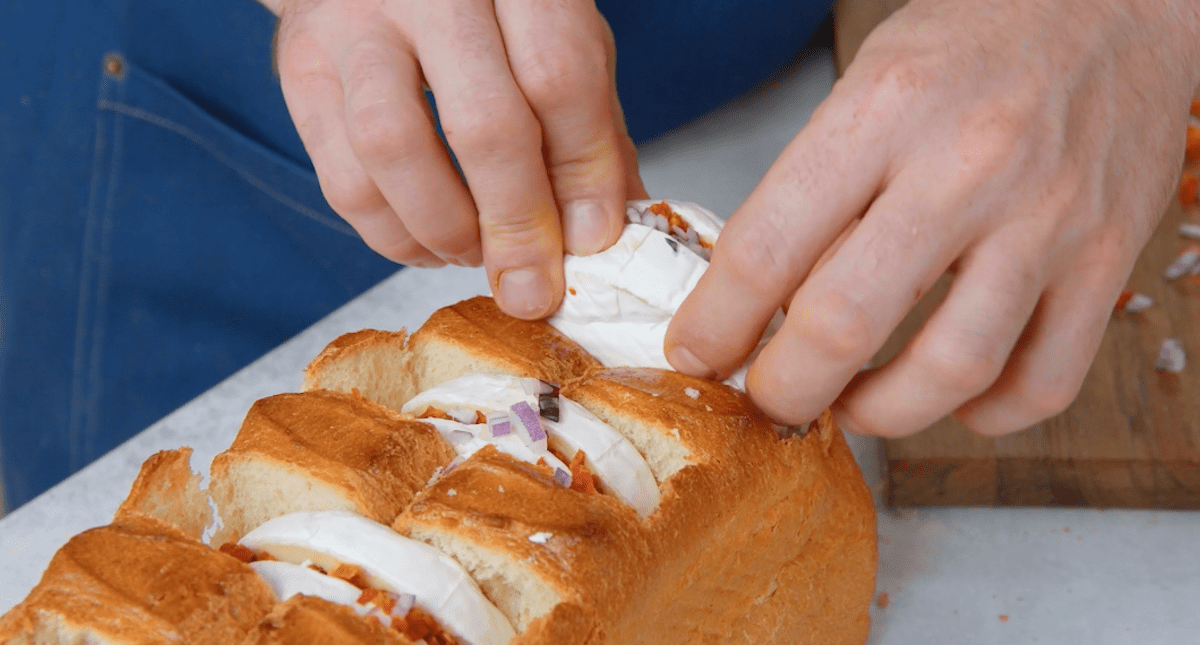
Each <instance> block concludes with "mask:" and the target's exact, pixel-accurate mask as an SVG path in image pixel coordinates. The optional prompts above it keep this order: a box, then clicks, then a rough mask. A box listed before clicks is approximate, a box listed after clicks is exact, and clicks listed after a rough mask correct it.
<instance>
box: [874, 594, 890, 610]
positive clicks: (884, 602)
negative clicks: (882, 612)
mask: <svg viewBox="0 0 1200 645" xmlns="http://www.w3.org/2000/svg"><path fill="white" fill-rule="evenodd" d="M888 602H889V599H888V595H887V592H886V591H885V592H883V593H881V594H879V597H878V598H876V599H875V604H877V605H879V608H880V609H887V606H888Z"/></svg>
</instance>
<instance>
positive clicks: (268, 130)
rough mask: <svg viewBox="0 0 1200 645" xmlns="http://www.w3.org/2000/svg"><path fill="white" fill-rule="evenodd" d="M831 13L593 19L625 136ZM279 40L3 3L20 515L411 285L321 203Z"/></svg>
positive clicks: (267, 26) (98, 6)
mask: <svg viewBox="0 0 1200 645" xmlns="http://www.w3.org/2000/svg"><path fill="white" fill-rule="evenodd" d="M830 2H831V0H817V1H808V2H805V1H797V0H711V1H707V2H705V1H700V0H696V1H695V2H680V1H679V0H600V2H598V4H599V6H600V8H601V10H602V11H604V12H605V14H606V16H607V17H608V19H609V21H610V23H611V24H612V27H613V30H614V33H615V35H616V39H617V48H618V60H619V64H618V70H619V73H618V89H619V91H620V92H621V96H622V99H623V102H624V105H625V106H626V116H627V119H628V121H629V125H630V130H631V133H632V134H633V135H634V137H635V138H636V139H638V140H644V139H647V138H650V137H653V136H656V135H658V134H660V133H662V132H664V131H666V130H669V129H671V128H674V127H677V126H679V125H682V124H684V123H686V122H687V121H689V120H691V119H692V118H694V117H696V116H697V115H699V114H702V113H703V112H705V111H707V110H709V109H711V108H713V107H716V106H718V105H720V104H721V103H723V102H725V101H727V100H728V99H729V98H731V97H733V96H735V95H737V94H739V93H741V92H743V91H745V90H746V89H749V88H750V87H753V86H754V85H755V84H757V83H759V82H761V81H762V80H763V79H764V78H766V77H767V76H768V75H769V74H770V73H772V72H773V71H774V70H776V69H777V68H778V67H779V66H780V65H781V64H782V63H783V62H785V61H786V60H787V59H788V58H790V57H791V56H793V55H794V54H795V53H796V52H797V51H799V49H800V48H801V47H802V46H803V45H804V43H805V42H806V41H807V39H808V38H809V36H810V35H811V34H812V32H813V30H814V29H815V28H816V26H817V25H818V24H819V23H820V22H821V20H822V19H823V17H824V15H825V13H827V11H828V6H829V3H830ZM273 28H274V17H273V16H272V15H271V14H270V13H269V12H267V11H266V10H265V9H263V8H262V7H261V6H259V5H258V4H257V3H255V2H252V1H251V0H210V1H208V2H175V1H169V0H108V1H105V0H90V1H85V0H76V1H74V2H65V1H63V0H41V1H37V0H14V1H13V2H5V3H4V4H3V5H2V6H0V474H2V477H3V491H4V497H5V499H4V501H5V504H6V508H8V509H12V508H16V507H17V506H19V505H21V504H23V503H25V502H26V501H28V500H30V499H32V498H33V497H34V496H36V495H38V494H39V493H41V492H42V491H44V490H46V489H47V488H49V487H50V486H52V485H54V484H55V483H57V482H58V481H60V480H62V479H63V478H65V477H66V476H67V475H69V474H70V473H72V472H74V471H76V470H78V469H79V468H81V467H83V466H85V465H87V464H88V463H90V462H91V461H93V460H94V459H96V458H97V457H99V456H101V455H103V454H104V453H105V452H107V451H109V450H111V449H112V448H114V447H116V446H117V445H119V444H120V443H121V442H123V441H124V440H126V439H128V438H129V437H131V436H132V435H133V434H135V433H136V432H138V431H140V430H142V429H143V428H145V427H146V426H148V425H150V424H151V423H153V422H154V421H156V420H157V419H159V418H161V417H162V416H163V415H165V414H166V413H168V412H170V411H171V410H173V409H175V408H177V407H179V406H180V405H182V404H184V403H186V402H187V401H188V400H189V399H191V398H192V397H194V396H196V395H198V394H200V393H201V392H203V391H204V390H205V389H207V388H209V387H211V386H213V385H214V384H216V383H217V382H219V381H220V380H221V379H223V378H225V377H226V376H228V375H229V374H231V373H233V372H234V371H236V370H237V369H239V368H241V367H243V366H245V365H246V364H248V363H249V362H251V361H253V360H254V359H255V358H257V357H259V356H260V355H262V354H263V353H265V352H267V351H269V350H270V349H272V348H273V347H275V346H277V345H279V344H280V343H281V342H283V341H284V340H286V339H288V338H289V337H291V336H292V335H294V334H296V333H297V332H299V331H301V330H302V329H304V328H305V327H307V326H308V325H310V324H312V323H313V322H315V321H316V320H318V319H320V318H321V317H322V316H324V315H325V314H327V313H329V312H330V311H332V310H333V309H335V308H336V307H338V306H340V305H341V304H343V303H345V302H346V301H348V300H349V299H351V298H353V297H355V296H356V295H358V294H359V293H361V292H363V291H364V290H366V289H367V288H369V287H371V286H372V285H374V284H376V283H377V282H379V281H380V280H382V279H383V278H385V277H386V276H388V275H390V274H391V273H392V272H394V271H395V270H397V269H398V268H399V267H397V266H396V265H394V264H392V263H390V262H388V261H386V260H383V259H382V258H380V257H378V256H376V255H375V254H373V253H372V252H371V251H370V250H369V249H368V248H367V247H366V246H365V245H364V244H363V243H362V241H361V240H360V239H359V238H358V237H357V236H356V235H355V233H354V231H353V230H352V229H350V228H349V227H348V226H347V225H346V224H345V223H344V222H342V220H341V219H340V218H338V216H337V215H336V214H335V213H334V212H333V211H332V210H330V208H329V206H328V205H327V204H326V203H325V200H324V199H323V198H322V196H321V193H320V189H319V187H318V184H317V180H316V177H315V176H314V174H313V172H312V165H311V163H310V162H309V160H308V157H307V155H306V154H305V152H304V148H303V146H302V144H301V143H300V140H299V138H298V137H297V135H296V132H295V129H294V127H293V126H292V123H291V121H290V119H289V118H288V116H287V112H286V109H285V107H284V103H283V99H282V96H281V94H280V90H279V83H278V79H277V78H276V77H275V76H274V74H273V73H272V71H271V62H270V60H271V57H270V46H271V35H272V31H273ZM665 34H675V35H673V36H667V35H665Z"/></svg>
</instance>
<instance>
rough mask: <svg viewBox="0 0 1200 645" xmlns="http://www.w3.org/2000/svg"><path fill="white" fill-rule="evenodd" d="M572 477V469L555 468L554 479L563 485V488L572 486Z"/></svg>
mask: <svg viewBox="0 0 1200 645" xmlns="http://www.w3.org/2000/svg"><path fill="white" fill-rule="evenodd" d="M572 479H573V478H572V477H571V471H569V470H563V469H562V468H555V469H554V481H556V482H558V483H559V484H560V485H562V487H563V488H570V487H571V481H572Z"/></svg>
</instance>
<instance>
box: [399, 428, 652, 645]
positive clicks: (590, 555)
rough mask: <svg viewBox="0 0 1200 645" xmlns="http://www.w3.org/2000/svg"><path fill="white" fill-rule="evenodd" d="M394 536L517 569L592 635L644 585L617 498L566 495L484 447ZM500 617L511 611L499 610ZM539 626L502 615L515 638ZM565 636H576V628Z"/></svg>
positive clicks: (546, 477) (641, 537)
mask: <svg viewBox="0 0 1200 645" xmlns="http://www.w3.org/2000/svg"><path fill="white" fill-rule="evenodd" d="M394 527H395V528H396V529H397V531H398V532H400V533H402V534H407V535H413V536H422V537H424V536H430V535H432V534H434V533H440V534H441V535H442V536H443V537H444V538H445V539H453V540H455V541H459V542H462V543H468V544H470V545H471V548H472V549H476V550H481V551H485V552H488V553H490V554H493V557H494V558H497V559H501V560H504V561H506V562H509V563H513V564H514V566H521V567H523V568H524V570H526V571H529V572H532V573H533V574H534V575H535V576H536V577H537V578H538V579H539V581H540V583H541V585H543V586H545V587H547V588H549V589H550V590H552V592H553V593H554V595H555V596H556V597H557V600H558V603H567V604H569V605H575V606H577V607H579V608H581V609H582V610H583V611H582V614H583V616H585V617H586V621H585V624H588V625H589V626H590V627H591V626H592V625H593V624H594V625H595V626H599V625H603V624H605V623H606V622H608V621H610V620H612V619H614V618H615V617H616V615H617V614H618V613H619V612H620V611H621V608H622V605H623V604H624V602H625V598H624V597H623V590H627V589H636V588H638V587H640V586H642V585H643V584H644V582H645V581H644V579H643V578H642V576H643V573H644V572H643V571H642V569H641V568H640V567H639V566H627V564H635V565H638V564H640V563H642V562H643V561H644V560H645V559H646V558H647V556H648V555H649V551H648V548H647V544H646V542H647V539H646V535H645V532H644V530H643V527H642V522H641V519H640V518H639V517H638V516H637V513H636V512H634V510H633V509H632V508H630V507H629V506H626V505H625V504H622V503H621V502H619V501H618V500H617V499H616V498H614V497H609V496H606V495H598V494H588V493H581V492H577V491H574V490H571V489H568V488H563V487H562V486H561V485H559V484H558V483H556V482H555V481H554V477H553V474H552V473H551V471H550V469H549V468H546V467H540V466H536V465H532V464H528V463H525V462H522V461H517V460H515V459H513V458H512V457H510V456H508V455H506V454H504V453H501V452H499V451H497V450H496V449H495V448H493V447H491V446H488V447H485V448H484V449H483V450H480V451H479V452H478V453H476V454H475V455H473V456H472V457H471V458H470V459H468V460H466V461H465V462H463V463H462V464H461V465H459V466H458V467H457V468H455V469H454V470H453V471H451V472H450V473H448V474H446V475H444V476H442V477H440V478H439V479H438V480H437V481H436V482H434V483H433V484H432V485H431V486H430V487H429V488H427V489H425V490H424V491H422V492H421V493H420V494H419V495H418V496H417V498H416V499H415V500H413V504H412V505H411V506H410V507H409V508H408V510H407V511H405V512H404V514H402V515H401V516H400V517H399V518H397V519H396V523H395V525H394ZM468 570H470V568H469V567H468ZM473 573H475V572H473ZM484 591H485V592H487V591H488V589H487V587H486V585H485V588H484ZM493 595H494V594H493ZM496 600H497V599H496V598H493V601H496ZM500 604H503V602H501V603H500ZM505 610H507V611H506V613H508V614H512V613H513V612H514V609H513V608H512V607H504V606H501V611H505ZM577 613H578V612H577ZM539 617H540V616H536V615H519V616H513V615H510V616H509V618H510V620H512V621H513V622H514V624H515V625H516V626H517V628H518V630H523V629H524V628H525V627H526V626H527V625H528V624H529V623H531V622H532V621H533V620H535V619H537V618H539ZM595 628H596V627H591V628H590V629H588V630H586V631H584V633H585V634H586V633H588V632H590V631H592V630H593V629H595ZM572 631H573V632H578V631H581V630H580V629H579V626H578V625H576V626H575V627H574V629H573V630H572ZM521 642H522V643H524V642H525V641H524V640H522V641H521Z"/></svg>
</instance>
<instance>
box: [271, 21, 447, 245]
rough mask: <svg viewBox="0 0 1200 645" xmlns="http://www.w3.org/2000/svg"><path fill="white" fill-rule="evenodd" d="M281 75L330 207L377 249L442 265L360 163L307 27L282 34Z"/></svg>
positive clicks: (327, 66)
mask: <svg viewBox="0 0 1200 645" xmlns="http://www.w3.org/2000/svg"><path fill="white" fill-rule="evenodd" d="M279 78H280V85H281V87H282V89H283V97H284V100H285V101H286V103H287V106H288V111H289V112H290V113H291V116H292V120H293V121H295V123H296V130H297V132H298V133H299V134H300V139H301V141H303V142H304V147H305V149H306V150H307V151H308V154H309V157H310V158H311V159H312V162H313V168H314V169H315V170H316V171H317V178H318V180H319V182H320V184H321V191H322V192H323V193H324V194H325V199H326V200H327V201H328V202H329V205H330V207H331V208H333V210H334V211H335V212H337V214H338V215H340V216H341V217H342V218H343V219H345V220H346V222H348V223H349V224H350V225H351V226H353V227H354V229H355V230H356V231H358V234H359V235H360V236H362V238H363V241H364V242H366V243H367V245H368V246H369V247H371V248H372V249H374V250H375V251H376V252H377V253H379V254H380V255H383V256H384V257H386V258H388V259H390V260H393V261H395V262H403V263H405V264H409V265H412V266H442V265H444V264H445V263H444V262H443V261H441V260H440V259H439V258H438V257H437V256H435V255H433V254H432V253H430V252H429V251H428V249H425V248H424V247H423V246H421V244H420V243H418V242H417V241H416V240H415V239H414V238H413V237H412V235H410V234H409V233H408V230H407V229H406V228H405V227H404V224H403V223H402V222H401V221H400V220H399V219H398V218H397V217H396V215H395V214H394V213H393V212H392V210H391V208H390V207H389V206H388V203H387V201H386V200H385V199H384V197H383V194H382V193H380V192H379V190H378V189H377V188H376V187H375V184H374V182H372V181H371V178H370V176H369V175H368V174H367V172H366V171H365V170H364V169H363V167H362V165H361V164H359V162H358V159H357V157H356V156H355V154H354V151H353V150H352V149H351V148H350V144H349V142H348V140H347V133H346V126H345V118H344V116H343V115H344V109H343V105H342V82H341V79H340V78H339V76H338V73H337V69H336V68H335V66H334V65H333V62H332V60H330V59H329V58H328V57H327V56H326V55H325V54H324V53H323V52H322V50H321V48H320V47H319V46H318V44H317V43H316V41H315V40H314V39H313V38H312V37H311V36H310V35H309V34H307V33H306V32H298V33H293V34H292V35H291V36H290V37H288V38H281V41H280V45H279Z"/></svg>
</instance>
